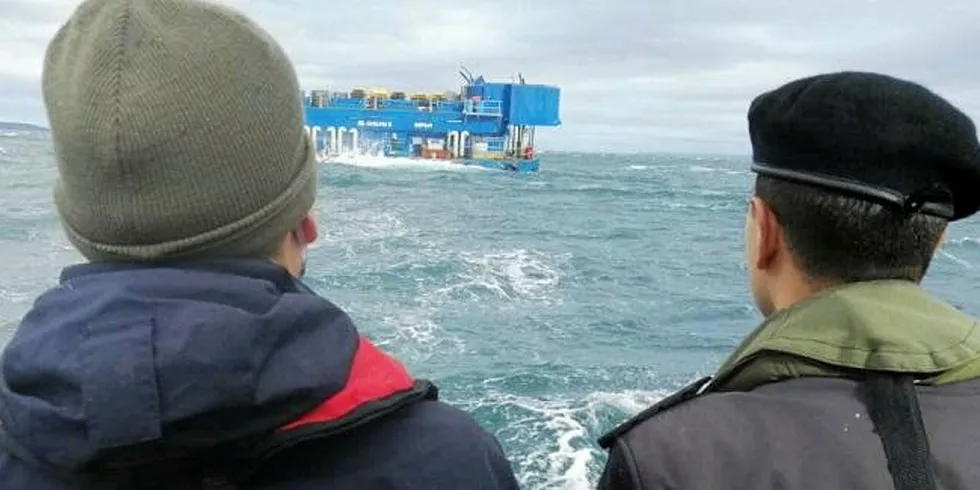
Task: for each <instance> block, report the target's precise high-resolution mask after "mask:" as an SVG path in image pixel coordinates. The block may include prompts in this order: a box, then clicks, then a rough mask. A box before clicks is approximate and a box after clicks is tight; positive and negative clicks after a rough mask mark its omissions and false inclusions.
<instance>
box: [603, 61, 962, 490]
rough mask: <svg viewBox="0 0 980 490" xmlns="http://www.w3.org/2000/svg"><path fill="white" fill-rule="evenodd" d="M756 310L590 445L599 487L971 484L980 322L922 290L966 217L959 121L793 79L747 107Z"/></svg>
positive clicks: (911, 102) (884, 86)
mask: <svg viewBox="0 0 980 490" xmlns="http://www.w3.org/2000/svg"><path fill="white" fill-rule="evenodd" d="M748 122H749V133H750V136H751V140H752V147H753V161H754V163H753V165H752V170H753V171H754V172H755V173H756V174H757V176H756V181H755V195H754V196H753V197H752V199H751V202H750V204H749V206H748V213H747V216H746V221H745V255H746V265H747V269H748V272H749V277H750V282H751V285H752V293H753V296H754V297H755V301H756V304H757V305H758V307H759V309H760V311H761V312H762V313H763V314H764V315H765V317H766V320H765V321H764V322H763V323H762V325H760V326H759V327H758V328H757V329H756V330H755V331H753V332H752V333H751V334H749V336H748V337H747V338H746V339H745V340H744V341H743V342H742V343H741V345H739V346H738V348H737V349H736V350H735V352H734V353H732V355H731V356H730V357H729V358H728V360H727V361H725V363H724V364H723V365H722V367H721V368H720V369H719V370H718V372H717V373H716V374H715V375H714V376H712V377H709V378H704V379H702V380H699V381H697V382H695V383H693V384H692V385H691V386H689V387H687V388H685V389H683V390H681V391H680V392H678V393H677V394H675V395H673V396H671V397H668V398H667V399H665V400H663V401H661V402H660V403H658V404H657V405H654V406H653V407H650V408H649V409H647V410H644V411H643V412H642V413H640V414H639V415H637V416H636V417H634V418H633V419H631V420H630V421H628V422H626V423H624V424H623V425H621V426H620V427H618V428H616V429H614V430H613V431H612V432H611V433H609V434H607V435H605V436H603V437H602V438H601V439H600V441H599V443H600V445H602V446H603V447H604V448H607V449H609V452H610V454H609V461H608V462H607V464H606V468H605V471H604V472H603V475H602V478H601V480H600V482H599V488H600V489H601V490H625V489H629V490H639V489H647V490H653V489H702V490H708V489H723V488H725V489H729V488H731V489H775V488H779V489H785V490H794V489H804V488H807V489H809V488H821V489H889V488H895V489H898V490H910V489H917V490H931V489H937V488H942V489H946V490H953V489H967V488H980V423H978V422H980V323H978V322H977V320H976V319H974V318H971V317H970V316H968V315H966V314H964V313H962V312H960V311H958V310H957V309H956V308H954V307H953V306H951V305H949V304H947V303H946V302H944V301H942V300H941V299H938V298H936V297H934V296H932V295H930V294H929V293H928V292H926V291H925V290H924V289H922V288H921V287H920V285H919V283H920V281H921V280H922V278H923V276H924V275H925V273H926V270H927V269H928V266H929V262H930V260H931V259H932V256H933V254H934V253H935V251H936V249H937V247H939V246H940V244H941V242H942V239H943V234H944V233H945V230H946V226H947V223H948V222H950V221H956V220H959V219H963V218H966V217H969V216H971V215H973V214H975V213H976V212H977V211H978V209H980V144H978V142H977V132H976V128H975V127H974V124H973V122H972V121H971V120H970V118H969V117H967V116H966V115H965V114H964V113H963V112H961V111H960V110H958V109H957V108H955V107H953V106H952V105H951V104H950V103H949V102H947V101H946V100H944V99H943V98H941V97H940V96H938V95H936V94H935V93H933V92H931V91H930V90H928V89H926V88H924V87H922V86H921V85H919V84H916V83H912V82H909V81H905V80H900V79H896V78H893V77H889V76H885V75H880V74H875V73H861V72H843V73H831V74H824V75H819V76H813V77H808V78H804V79H800V80H796V81H793V82H791V83H788V84H786V85H783V86H782V87H779V88H777V89H775V90H773V91H770V92H767V93H764V94H762V95H760V96H758V97H757V98H756V99H755V100H754V101H753V102H752V104H751V107H750V108H749V113H748Z"/></svg>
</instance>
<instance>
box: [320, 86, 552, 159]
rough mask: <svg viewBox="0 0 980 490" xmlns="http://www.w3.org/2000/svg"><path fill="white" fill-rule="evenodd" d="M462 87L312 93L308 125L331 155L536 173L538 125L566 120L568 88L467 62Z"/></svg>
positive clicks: (321, 149) (323, 150) (323, 149)
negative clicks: (506, 77)
mask: <svg viewBox="0 0 980 490" xmlns="http://www.w3.org/2000/svg"><path fill="white" fill-rule="evenodd" d="M460 75H462V77H463V80H464V81H465V82H466V83H465V84H464V85H463V87H462V89H461V90H460V91H459V92H446V93H437V94H431V93H412V94H406V93H405V92H399V91H392V92H389V91H388V90H384V89H363V88H355V89H353V90H351V91H349V92H329V91H326V90H312V91H310V92H309V93H304V99H305V104H304V105H305V112H306V129H307V131H309V132H310V136H311V137H312V139H313V141H314V144H315V145H316V149H317V152H318V153H319V154H320V155H325V156H326V157H328V158H329V157H333V156H337V155H342V154H371V155H383V156H388V157H408V158H423V159H440V160H447V161H452V162H454V163H459V164H462V165H478V166H481V167H486V168H492V169H504V170H514V171H518V172H535V171H537V170H538V158H537V157H536V156H535V152H534V130H535V128H536V127H537V126H559V125H560V124H561V120H560V118H559V114H558V106H559V99H560V90H559V88H558V87H554V86H550V85H535V84H527V83H525V82H524V78H523V77H520V79H519V81H518V82H517V83H491V82H487V81H486V80H484V78H483V76H479V77H476V78H474V77H473V76H472V75H471V74H470V73H469V72H468V71H466V69H465V68H464V69H463V70H462V71H460Z"/></svg>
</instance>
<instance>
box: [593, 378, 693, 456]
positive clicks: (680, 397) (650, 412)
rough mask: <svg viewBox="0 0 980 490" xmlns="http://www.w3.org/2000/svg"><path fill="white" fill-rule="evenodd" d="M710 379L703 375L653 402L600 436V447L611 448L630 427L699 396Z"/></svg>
mask: <svg viewBox="0 0 980 490" xmlns="http://www.w3.org/2000/svg"><path fill="white" fill-rule="evenodd" d="M709 381H711V376H705V377H703V378H701V379H699V380H697V381H695V382H693V383H691V384H689V385H687V386H685V387H683V388H681V389H680V390H679V391H677V392H676V393H674V394H672V395H670V396H668V397H665V398H664V399H662V400H660V401H659V402H657V403H655V404H653V405H652V406H650V407H648V408H647V409H645V410H643V411H642V412H640V413H638V414H636V415H635V416H634V417H633V418H631V419H629V420H627V421H626V422H623V423H622V424H620V425H619V426H618V427H616V428H615V429H613V430H611V431H609V433H607V434H605V435H603V436H602V437H600V438H599V447H601V448H603V449H609V448H610V447H611V446H612V445H613V442H614V441H615V440H616V438H618V437H620V436H622V435H623V434H625V433H627V432H629V431H630V429H632V428H633V427H636V426H637V425H639V424H640V423H641V422H643V421H644V420H647V419H649V418H650V417H653V416H654V415H657V414H658V413H660V412H664V411H666V410H669V409H671V408H673V407H675V406H677V405H680V404H681V403H684V402H686V401H688V400H692V399H694V398H697V397H698V396H700V395H701V393H702V391H701V389H702V388H704V386H705V385H707V384H708V382H709Z"/></svg>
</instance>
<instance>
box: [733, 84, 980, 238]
mask: <svg viewBox="0 0 980 490" xmlns="http://www.w3.org/2000/svg"><path fill="white" fill-rule="evenodd" d="M748 120H749V135H750V137H751V139H752V153H753V161H754V163H753V165H752V170H753V171H755V172H756V173H758V174H759V175H765V176H768V177H772V178H778V179H784V180H790V181H794V182H797V183H802V184H809V185H815V186H819V187H822V188H824V189H827V190H830V191H833V192H837V193H841V194H846V195H849V196H852V197H858V198H863V199H866V200H870V201H874V202H878V203H880V204H883V205H886V206H891V207H893V208H896V209H903V210H905V211H907V212H921V213H925V214H931V215H935V216H939V217H942V218H946V219H948V220H950V221H954V220H958V219H961V218H965V217H967V216H970V215H972V214H973V213H975V212H977V210H980V143H978V142H977V131H976V128H975V126H974V124H973V121H971V120H970V118H969V117H968V116H967V115H966V114H964V113H963V112H962V111H960V110H959V109H957V108H956V107H954V106H953V105H952V104H950V103H949V102H947V101H946V100H945V99H943V98H942V97H940V96H938V95H936V94H935V93H933V92H932V91H930V90H929V89H927V88H925V87H923V86H921V85H919V84H916V83H913V82H909V81H905V80H900V79H897V78H893V77H890V76H887V75H881V74H876V73H865V72H839V73H828V74H822V75H817V76H812V77H807V78H803V79H799V80H795V81H792V82H790V83H787V84H785V85H783V86H781V87H779V88H777V89H775V90H772V91H770V92H766V93H763V94H761V95H759V96H758V97H756V98H755V100H753V101H752V105H751V107H750V108H749V112H748Z"/></svg>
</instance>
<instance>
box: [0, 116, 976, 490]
mask: <svg viewBox="0 0 980 490" xmlns="http://www.w3.org/2000/svg"><path fill="white" fill-rule="evenodd" d="M0 148H2V150H0V182H2V184H0V185H2V186H3V187H2V189H3V190H2V192H0V253H2V256H3V258H4V265H3V269H2V271H3V274H2V276H0V277H2V280H0V342H3V341H5V340H6V338H8V337H9V335H10V333H11V331H12V330H13V329H14V328H15V327H16V325H17V322H18V320H19V318H20V317H21V316H22V315H23V314H24V312H25V311H26V310H27V308H29V306H30V304H31V301H32V300H33V298H34V296H36V295H37V294H39V293H40V292H41V291H43V290H44V289H45V288H47V287H50V286H51V285H53V284H54V283H55V281H56V278H57V273H58V271H59V269H60V268H61V267H63V266H64V265H66V264H69V263H72V262H74V261H77V260H79V257H78V255H77V254H76V253H75V252H74V251H73V250H72V249H71V248H70V247H69V246H68V245H67V242H66V240H65V238H64V236H63V235H62V233H61V230H60V229H59V227H58V224H57V221H56V217H55V215H54V213H53V209H52V206H51V201H50V196H51V186H52V182H53V175H54V163H53V155H52V149H51V145H50V141H49V140H48V137H47V135H46V134H45V133H19V132H13V133H3V134H0ZM747 167H748V160H747V158H745V157H709V156H705V157H694V156H669V155H659V156H658V155H634V156H624V155H607V154H558V153H554V154H544V155H543V156H542V171H541V172H540V173H539V174H537V175H530V176H528V175H514V174H510V173H506V172H500V171H487V170H480V169H469V168H462V167H456V166H450V165H441V164H417V163H412V164H406V163H402V162H397V161H391V160H383V159H361V160H359V161H352V162H348V163H345V164H339V163H334V164H324V165H323V166H321V169H320V184H321V185H320V193H319V201H318V204H317V214H318V217H319V219H320V221H321V235H322V242H321V244H320V246H319V247H317V248H315V249H314V250H312V251H311V253H310V257H309V259H310V261H309V278H308V282H309V284H310V285H311V286H312V287H313V288H315V289H316V290H317V291H319V292H320V293H321V294H323V295H325V296H326V297H328V298H330V299H331V300H333V301H334V302H336V303H337V304H339V305H340V306H342V307H343V308H345V309H346V310H347V311H348V312H349V313H350V314H351V316H352V317H353V318H354V320H355V321H356V322H357V324H358V325H359V327H360V329H361V330H362V331H363V332H364V333H365V334H367V335H368V336H369V337H371V338H372V339H374V340H376V341H377V342H378V343H380V344H381V345H383V346H384V347H385V348H386V349H387V350H389V351H390V352H392V353H394V354H395V355H397V356H398V357H400V358H401V359H402V360H403V361H404V362H405V363H406V364H407V365H408V366H409V368H410V369H411V370H412V371H413V372H414V373H415V374H416V375H418V376H422V377H428V378H431V379H433V380H434V381H435V382H436V383H437V384H438V385H439V386H440V388H441V389H442V393H443V397H444V399H446V400H448V401H450V402H453V403H457V404H459V405H461V406H463V407H465V408H466V409H468V410H470V411H471V412H472V413H473V414H475V416H476V417H477V418H478V419H479V421H480V422H481V423H482V424H484V426H485V427H486V428H487V429H489V430H490V431H492V432H493V433H495V434H496V435H497V436H498V437H499V439H500V440H501V442H502V443H503V445H504V447H505V449H506V450H507V452H508V454H509V456H510V458H511V461H512V462H513V465H514V468H515V470H516V471H517V473H518V475H519V478H520V480H521V482H522V483H523V486H524V488H527V489H568V490H578V489H586V488H591V487H592V486H593V485H594V483H595V480H596V479H597V478H598V475H599V472H600V471H601V468H602V464H603V463H604V460H605V457H604V455H603V454H602V453H601V452H600V451H599V450H598V447H597V445H596V443H595V439H596V438H597V437H598V436H600V435H601V434H602V433H603V432H605V431H606V430H608V429H610V428H612V427H613V426H614V425H616V424H617V423H618V422H621V421H623V420H624V419H626V418H627V417H629V416H630V415H631V414H633V413H635V412H637V411H638V410H640V409H641V408H643V407H645V406H647V405H649V404H651V403H653V402H655V401H656V400H658V399H659V398H661V397H662V396H664V395H665V394H667V393H669V392H670V391H671V390H674V389H677V388H679V387H680V386H682V385H683V384H684V383H686V382H688V381H690V380H692V379H693V378H695V377H697V376H701V375H704V374H709V373H711V372H712V371H713V369H714V368H715V367H716V366H717V365H718V363H719V362H720V361H721V360H722V359H723V358H724V357H725V356H726V354H727V353H728V352H729V351H730V350H731V349H732V348H733V347H734V345H735V344H736V343H737V342H738V340H739V339H740V338H741V336H743V335H744V334H745V333H747V332H748V331H749V330H751V329H752V328H753V327H754V326H755V324H756V323H757V322H758V321H759V316H758V314H757V313H756V312H755V310H754V307H753V305H752V303H751V300H750V295H749V293H748V289H747V284H746V280H745V277H744V269H743V267H742V262H741V259H742V246H741V239H742V235H741V230H742V224H743V217H744V211H745V203H746V196H747V195H748V191H749V189H750V182H751V177H750V174H749V173H748V172H747ZM978 279H980V219H972V220H968V221H967V222H963V223H957V224H954V225H953V227H952V228H951V230H950V235H949V241H948V243H947V244H946V245H945V247H944V248H943V251H942V252H941V253H940V255H939V256H937V258H936V260H935V262H934V265H933V269H932V271H931V273H930V276H929V278H928V280H927V281H926V287H927V288H929V289H931V290H933V291H935V292H937V293H938V294H940V295H942V296H943V297H945V298H948V299H949V300H951V301H952V302H953V303H954V304H956V305H958V306H959V307H961V308H963V309H964V310H966V311H968V312H970V313H972V314H980V295H978V294H977V292H978V290H980V288H978V286H977V280H978Z"/></svg>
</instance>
